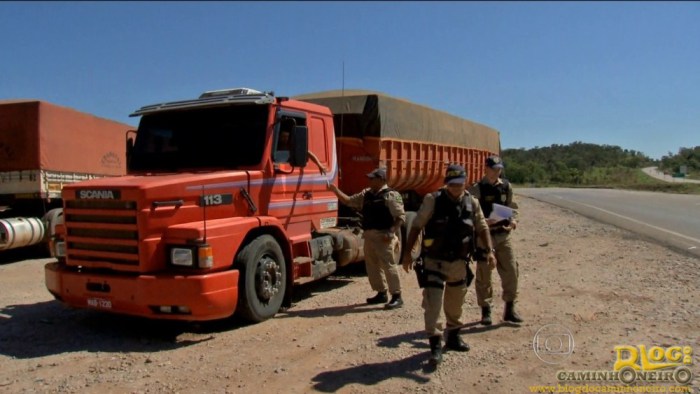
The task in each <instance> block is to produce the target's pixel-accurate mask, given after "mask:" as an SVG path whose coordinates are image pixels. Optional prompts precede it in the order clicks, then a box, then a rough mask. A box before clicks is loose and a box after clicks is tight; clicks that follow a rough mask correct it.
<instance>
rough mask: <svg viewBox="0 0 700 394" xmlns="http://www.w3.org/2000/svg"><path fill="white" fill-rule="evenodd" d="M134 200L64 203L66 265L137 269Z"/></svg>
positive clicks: (137, 237) (136, 232) (137, 248)
mask: <svg viewBox="0 0 700 394" xmlns="http://www.w3.org/2000/svg"><path fill="white" fill-rule="evenodd" d="M137 212H138V211H137V209H136V202H135V201H119V200H117V201H115V200H69V201H66V208H65V210H64V218H65V225H66V243H67V252H68V259H67V263H68V264H70V265H76V266H85V267H99V268H112V269H122V270H123V269H127V270H129V271H133V270H137V269H138V265H139V244H138V241H139V233H138V226H137V220H136V214H137Z"/></svg>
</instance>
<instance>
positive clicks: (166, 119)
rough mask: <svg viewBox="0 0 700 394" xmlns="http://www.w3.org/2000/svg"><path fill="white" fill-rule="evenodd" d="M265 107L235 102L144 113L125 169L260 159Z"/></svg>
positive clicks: (220, 164) (249, 163)
mask: <svg viewBox="0 0 700 394" xmlns="http://www.w3.org/2000/svg"><path fill="white" fill-rule="evenodd" d="M268 109H269V107H268V106H266V105H237V106H228V107H216V108H203V109H194V110H186V111H171V112H163V113H154V114H149V115H144V116H143V118H142V119H141V123H140V124H139V130H138V134H137V137H136V143H135V145H134V149H133V151H132V155H131V159H130V161H129V170H130V171H148V172H158V171H162V172H172V171H175V170H179V169H187V170H192V169H216V168H225V169H233V168H236V167H241V166H253V165H257V164H259V163H260V161H261V160H262V154H263V149H264V145H265V128H266V125H267V115H268Z"/></svg>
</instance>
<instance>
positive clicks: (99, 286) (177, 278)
mask: <svg viewBox="0 0 700 394" xmlns="http://www.w3.org/2000/svg"><path fill="white" fill-rule="evenodd" d="M44 273H45V276H46V288H47V289H48V290H49V292H51V294H53V296H54V297H55V298H56V299H58V300H59V301H62V302H63V303H65V304H67V305H69V306H72V307H76V308H91V309H98V310H102V311H105V312H110V313H118V314H125V315H133V316H142V317H148V318H153V319H171V320H214V319H221V318H225V317H229V316H231V315H232V314H233V312H234V311H235V310H236V304H237V302H238V274H239V271H238V270H229V271H224V272H217V273H213V274H205V275H172V274H167V275H166V274H156V275H138V276H129V275H115V274H109V275H108V274H104V273H91V272H78V271H74V270H72V269H68V268H67V267H66V266H65V265H61V264H59V263H48V264H46V266H45V267H44ZM162 306H165V307H167V306H183V307H186V308H188V309H189V312H188V313H163V312H161V311H160V307H162Z"/></svg>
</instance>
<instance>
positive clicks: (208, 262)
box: [170, 244, 214, 268]
mask: <svg viewBox="0 0 700 394" xmlns="http://www.w3.org/2000/svg"><path fill="white" fill-rule="evenodd" d="M170 263H171V264H172V265H177V266H179V267H192V268H211V267H212V266H213V265H214V256H213V255H212V251H211V246H209V245H208V244H202V245H198V246H194V247H189V248H187V247H178V246H173V247H172V248H171V249H170Z"/></svg>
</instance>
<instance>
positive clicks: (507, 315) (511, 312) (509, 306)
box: [503, 301, 524, 323]
mask: <svg viewBox="0 0 700 394" xmlns="http://www.w3.org/2000/svg"><path fill="white" fill-rule="evenodd" d="M503 320H505V321H509V322H513V323H522V322H523V321H524V320H523V319H522V318H521V317H520V316H518V314H517V313H516V312H515V303H514V302H513V301H511V302H506V310H505V312H504V313H503Z"/></svg>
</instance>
